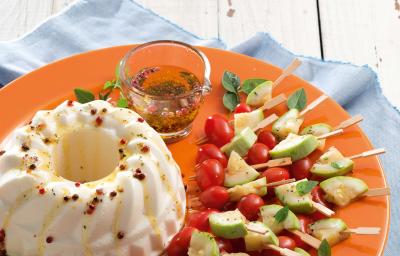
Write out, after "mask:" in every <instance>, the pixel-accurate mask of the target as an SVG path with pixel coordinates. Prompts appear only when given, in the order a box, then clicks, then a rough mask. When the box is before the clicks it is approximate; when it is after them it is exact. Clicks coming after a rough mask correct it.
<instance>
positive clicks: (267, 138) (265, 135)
mask: <svg viewBox="0 0 400 256" xmlns="http://www.w3.org/2000/svg"><path fill="white" fill-rule="evenodd" d="M257 141H258V142H260V143H263V144H265V145H267V147H268V148H269V149H273V148H274V147H275V146H276V142H277V141H276V138H275V136H274V135H273V134H272V133H271V132H270V131H267V130H263V131H261V132H260V133H259V134H258V140H257Z"/></svg>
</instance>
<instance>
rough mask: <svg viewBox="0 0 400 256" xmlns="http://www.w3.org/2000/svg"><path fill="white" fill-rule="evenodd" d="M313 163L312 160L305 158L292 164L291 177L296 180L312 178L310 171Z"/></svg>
mask: <svg viewBox="0 0 400 256" xmlns="http://www.w3.org/2000/svg"><path fill="white" fill-rule="evenodd" d="M311 166H312V162H311V160H310V158H308V157H305V158H303V159H300V160H297V161H295V162H293V163H292V165H291V166H290V168H289V171H290V176H291V177H293V178H295V179H296V180H302V179H306V178H310V176H311V175H310V169H311Z"/></svg>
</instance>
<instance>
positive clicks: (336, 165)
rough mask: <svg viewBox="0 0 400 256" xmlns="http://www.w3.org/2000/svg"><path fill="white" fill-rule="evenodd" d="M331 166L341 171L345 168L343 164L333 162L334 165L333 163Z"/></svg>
mask: <svg viewBox="0 0 400 256" xmlns="http://www.w3.org/2000/svg"><path fill="white" fill-rule="evenodd" d="M331 166H332V167H333V168H335V169H341V168H343V164H342V163H340V162H332V163H331Z"/></svg>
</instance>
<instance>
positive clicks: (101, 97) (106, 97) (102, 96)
mask: <svg viewBox="0 0 400 256" xmlns="http://www.w3.org/2000/svg"><path fill="white" fill-rule="evenodd" d="M111 92H112V90H109V91H108V92H107V93H106V94H102V93H101V92H100V93H99V99H100V100H107V99H108V97H109V96H110V94H111Z"/></svg>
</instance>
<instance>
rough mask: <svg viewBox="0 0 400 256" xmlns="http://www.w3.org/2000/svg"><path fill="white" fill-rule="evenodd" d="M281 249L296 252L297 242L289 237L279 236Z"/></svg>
mask: <svg viewBox="0 0 400 256" xmlns="http://www.w3.org/2000/svg"><path fill="white" fill-rule="evenodd" d="M278 239H279V247H281V248H286V249H289V250H294V248H296V242H295V241H294V240H293V239H292V238H290V237H288V236H278Z"/></svg>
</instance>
